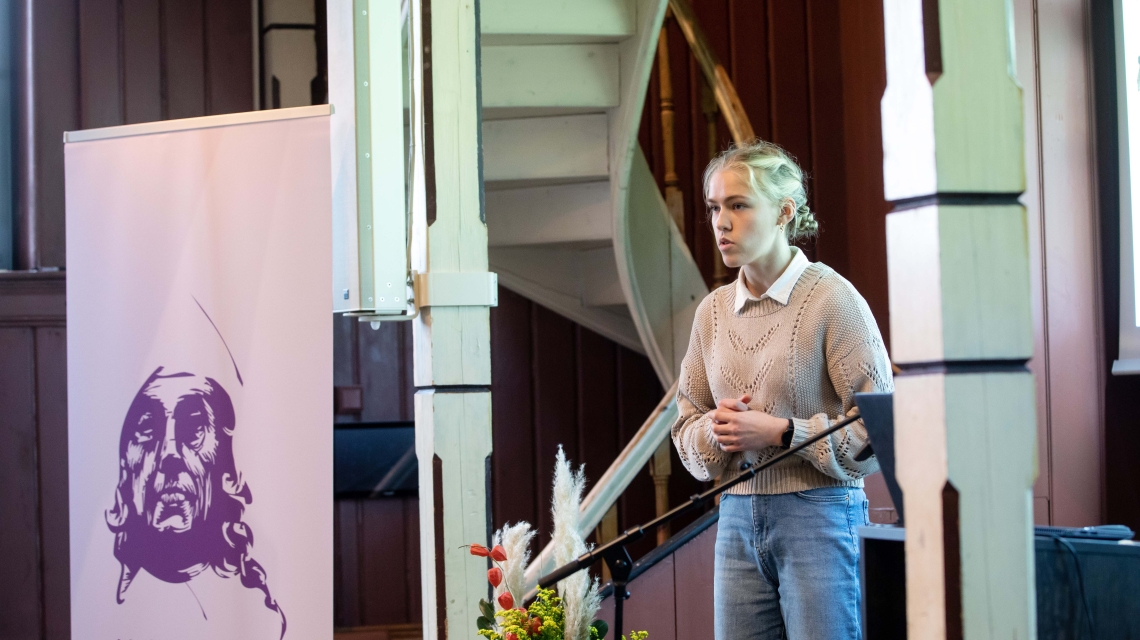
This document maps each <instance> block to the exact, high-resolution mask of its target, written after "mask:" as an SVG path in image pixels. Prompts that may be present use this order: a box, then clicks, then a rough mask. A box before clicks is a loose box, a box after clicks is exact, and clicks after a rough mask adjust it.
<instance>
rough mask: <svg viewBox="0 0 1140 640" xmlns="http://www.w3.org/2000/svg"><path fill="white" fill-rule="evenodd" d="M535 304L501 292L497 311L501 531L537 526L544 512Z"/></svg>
mask: <svg viewBox="0 0 1140 640" xmlns="http://www.w3.org/2000/svg"><path fill="white" fill-rule="evenodd" d="M531 304H532V303H531V302H530V301H529V300H527V299H526V298H523V297H522V296H520V295H518V294H516V293H514V292H513V291H510V290H508V289H503V288H501V287H500V289H499V306H498V307H496V308H494V309H491V424H492V443H491V444H492V452H491V492H492V505H493V511H494V522H495V528H498V527H501V526H503V525H504V524H506V523H508V522H510V523H514V522H520V521H523V520H525V521H527V522H530V523H532V524H533V523H534V522H535V520H534V518H535V515H536V513H537V511H538V498H537V497H536V496H537V493H536V484H535V477H536V473H535V467H536V465H535V461H534V451H535V430H534V428H533V425H534V368H533V365H532V351H531V346H532V344H533V340H532V339H531V321H530V313H531V312H530V307H531Z"/></svg>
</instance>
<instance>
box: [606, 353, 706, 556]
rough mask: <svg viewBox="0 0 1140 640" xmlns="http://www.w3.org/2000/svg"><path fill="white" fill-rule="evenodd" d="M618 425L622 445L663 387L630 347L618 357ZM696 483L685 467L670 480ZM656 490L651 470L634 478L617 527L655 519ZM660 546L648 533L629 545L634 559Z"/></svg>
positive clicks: (623, 498)
mask: <svg viewBox="0 0 1140 640" xmlns="http://www.w3.org/2000/svg"><path fill="white" fill-rule="evenodd" d="M617 365H618V367H617V378H618V385H619V386H618V388H619V390H620V395H619V396H618V420H619V423H618V426H619V433H620V434H621V440H620V442H621V445H622V446H623V447H624V446H625V443H627V442H629V441H630V440H631V439H632V438H633V434H635V433H637V430H638V429H640V428H641V425H642V424H644V423H645V419H646V418H647V417H649V414H650V413H651V412H652V411H653V409H655V408H656V407H657V403H658V402H660V400H661V396H662V395H663V394H664V390H663V389H661V385H660V383H658V381H657V376H656V375H655V374H654V373H653V368H652V366H651V365H650V364H649V359H648V358H645V357H644V356H642V355H640V354H636V353H633V352H632V351H630V350H628V349H622V350H621V351H620V352H619V353H618V358H617ZM693 482H695V481H694V480H693V479H692V476H690V475H689V474H687V473H684V470H683V469H680V468H678V469H677V473H675V474H673V475H672V476H670V483H681V484H682V485H684V484H690V483H693ZM655 491H656V490H655V489H654V487H653V478H652V477H651V476H650V475H649V469H648V467H646V470H645V471H643V472H642V473H640V474H638V475H637V476H635V477H634V479H633V482H631V483H630V484H629V488H628V489H626V491H625V493H623V494H622V496H621V498H620V499H619V500H618V526H619V529H620V530H623V531H624V530H625V529H627V528H629V527H632V526H634V525H637V524H641V523H642V522H646V521H648V520H652V519H653V518H654V517H655V516H656V515H657V511H656V501H655ZM655 546H657V540H656V538H655V537H654V536H646V537H645V538H642V539H641V540H639V541H638V542H635V543H634V544H632V545H630V546H629V553H630V555H632V556H633V557H634V559H636V558H638V557H640V556H642V555H645V554H646V553H648V552H649V551H651V550H653V547H655Z"/></svg>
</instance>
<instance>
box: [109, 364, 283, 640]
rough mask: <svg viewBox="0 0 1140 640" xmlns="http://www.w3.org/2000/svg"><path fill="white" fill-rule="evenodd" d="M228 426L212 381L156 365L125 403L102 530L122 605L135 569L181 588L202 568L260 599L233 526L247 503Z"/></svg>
mask: <svg viewBox="0 0 1140 640" xmlns="http://www.w3.org/2000/svg"><path fill="white" fill-rule="evenodd" d="M235 426H236V420H235V416H234V407H233V403H232V402H231V401H230V396H229V394H227V393H226V391H225V389H223V388H222V386H221V385H220V384H218V382H217V381H216V380H214V379H212V378H208V377H204V376H199V375H195V374H192V373H185V372H180V373H170V374H167V373H164V372H163V368H162V367H159V368H158V369H157V370H155V372H154V373H152V374H151V375H150V377H149V378H147V380H146V382H144V383H143V385H142V388H141V389H139V391H138V393H137V394H136V395H135V398H134V400H133V401H132V402H131V405H130V408H129V409H128V410H127V415H126V418H125V419H124V420H123V428H122V432H121V434H120V437H119V483H118V487H117V490H116V492H115V506H114V507H113V508H112V509H111V510H110V511H108V512H107V525H108V527H110V529H111V531H112V532H113V533H114V534H115V557H116V558H117V559H118V560H119V562H120V564H121V565H122V570H121V574H120V578H119V585H118V591H117V594H116V599H117V601H118V602H119V603H120V604H121V603H122V602H123V599H124V595H125V593H126V591H127V588H128V587H130V585H131V581H132V580H133V579H134V577H135V575H136V574H137V572H138V570H139V569H146V571H147V572H148V573H150V574H151V575H153V576H154V577H156V578H158V579H160V580H164V581H166V582H173V583H179V582H187V581H189V580H191V579H192V578H193V577H194V576H197V575H198V574H200V573H202V572H203V571H205V570H207V569H212V570H213V571H214V572H215V573H217V574H218V575H221V576H224V577H235V576H238V577H240V578H241V583H242V585H244V586H245V587H247V588H250V589H259V590H261V591H262V592H264V593H265V606H266V607H267V608H269V609H271V610H273V611H276V612H277V613H278V614H279V615H280V616H281V636H282V637H284V635H285V614H284V612H282V611H281V607H280V606H279V605H278V604H277V602H276V600H274V599H273V597H272V596H271V595H270V593H269V584H268V582H267V581H266V574H265V570H264V569H263V568H262V566H261V565H260V564H258V562H257V561H256V560H254V559H253V558H252V557H251V556H250V550H251V546H252V544H253V532H252V531H251V530H250V528H249V526H248V525H246V523H244V522H242V514H243V513H244V511H245V506H246V505H247V504H249V503H251V502H252V501H253V497H252V494H251V492H250V489H249V487H248V486H247V485H246V484H245V483H244V482H243V481H242V479H241V476H240V474H238V472H237V468H236V465H235V463H234V456H233V436H234V429H235Z"/></svg>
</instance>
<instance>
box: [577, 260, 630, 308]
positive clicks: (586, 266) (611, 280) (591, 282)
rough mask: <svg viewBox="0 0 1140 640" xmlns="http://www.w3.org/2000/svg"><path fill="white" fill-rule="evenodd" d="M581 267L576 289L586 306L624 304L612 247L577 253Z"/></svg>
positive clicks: (623, 295) (623, 294)
mask: <svg viewBox="0 0 1140 640" xmlns="http://www.w3.org/2000/svg"><path fill="white" fill-rule="evenodd" d="M579 256H580V257H579V260H580V262H581V265H582V268H581V271H579V278H580V279H579V285H578V291H579V293H580V295H581V296H582V304H584V305H586V306H587V307H607V306H617V305H624V304H625V293H624V292H623V291H622V289H621V280H620V279H619V276H618V270H617V263H616V262H614V250H613V247H612V246H610V247H603V248H600V249H591V250H588V251H582V252H581V253H580V254H579Z"/></svg>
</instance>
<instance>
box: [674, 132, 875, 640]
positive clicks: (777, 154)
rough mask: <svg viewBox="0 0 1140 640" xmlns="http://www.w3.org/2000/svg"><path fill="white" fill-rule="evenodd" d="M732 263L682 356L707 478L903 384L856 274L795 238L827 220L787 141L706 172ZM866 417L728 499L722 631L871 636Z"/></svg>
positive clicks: (691, 461)
mask: <svg viewBox="0 0 1140 640" xmlns="http://www.w3.org/2000/svg"><path fill="white" fill-rule="evenodd" d="M705 198H706V201H707V204H708V211H709V218H710V222H711V223H712V225H713V231H714V233H715V235H716V240H717V246H718V247H719V248H720V253H721V257H722V258H723V259H724V263H725V265H727V266H729V267H740V276H739V278H738V279H737V280H736V282H735V283H733V284H728V285H725V286H723V287H720V288H719V289H716V290H715V291H713V292H712V293H710V294H709V295H708V296H707V297H706V298H705V299H704V301H702V302H701V304H700V306H699V307H698V308H697V314H696V319H695V320H694V322H693V333H692V337H691V338H690V339H689V351H688V353H687V354H686V355H685V360H684V362H683V363H682V365H681V380H680V389H679V391H678V393H677V402H678V405H679V408H680V412H681V415H680V418H679V419H678V420H677V422H676V423H675V424H674V425H673V432H672V433H673V442H674V444H675V445H676V446H677V450H678V451H679V452H680V456H681V460H682V461H683V462H684V464H685V467H686V468H687V469H688V470H689V472H690V473H692V474H693V475H694V476H696V478H697V479H699V480H705V481H707V480H713V479H715V478H717V477H718V476H720V475H721V474H724V475H725V476H731V475H734V474H735V473H736V472H737V471H738V470H739V468H740V467H741V465H742V464H743V463H745V462H748V463H752V464H757V463H762V462H764V461H766V460H768V459H770V458H772V457H773V456H775V455H777V454H779V453H780V452H781V451H783V450H785V449H787V448H789V447H791V446H795V445H797V444H799V443H801V442H803V441H804V440H806V439H808V438H810V437H811V436H812V435H814V434H816V433H819V432H820V431H822V430H823V429H826V428H828V427H829V426H830V425H831V424H832V422H833V421H835V420H839V419H842V417H843V416H844V414H848V413H851V412H852V411H854V410H855V394H856V393H858V392H863V391H892V390H893V383H892V379H891V368H890V363H889V362H888V360H887V352H886V349H885V348H884V346H883V339H882V337H881V335H880V334H879V330H878V327H877V325H876V324H875V319H874V317H873V316H872V315H871V311H870V309H869V308H868V307H867V303H866V301H864V300H863V298H862V296H860V295H859V292H857V291H856V290H855V288H854V287H853V286H851V283H850V282H848V281H847V280H845V279H843V278H842V277H841V276H840V275H839V274H837V273H835V271H832V270H831V269H830V268H828V267H827V266H825V265H823V264H821V263H818V262H815V263H813V262H810V261H809V260H808V259H807V257H806V256H805V255H804V254H803V253H802V252H801V251H800V250H799V249H798V248H796V247H794V246H792V245H791V242H793V241H795V240H797V239H800V238H803V237H807V236H811V235H813V234H814V233H815V231H816V228H817V226H818V225H817V224H816V221H815V217H814V215H813V214H812V212H811V210H810V209H808V206H807V194H806V192H805V189H804V184H803V172H802V171H801V170H800V168H799V167H798V166H797V165H796V163H795V162H794V161H793V160H792V159H791V158H790V157H789V156H788V155H787V154H786V153H785V152H784V151H783V150H782V149H780V147H778V146H776V145H774V144H770V143H766V142H755V143H752V144H749V145H744V146H740V147H734V148H731V149H729V150H728V151H726V152H724V153H722V154H721V155H720V156H718V157H717V158H715V159H714V160H713V161H712V162H711V163H710V164H709V166H708V169H706V170H705ZM866 442H867V432H866V429H865V428H864V427H863V425H862V424H861V423H858V422H856V423H853V424H852V425H850V426H848V427H846V428H844V429H842V430H840V431H838V432H837V433H835V434H833V435H832V436H830V437H829V438H826V439H824V440H821V441H820V442H818V443H816V444H814V445H812V446H811V447H809V448H807V449H805V450H803V451H802V452H800V453H799V455H797V456H793V457H792V458H790V459H788V460H785V461H784V462H781V463H780V464H778V465H776V466H774V467H772V468H770V469H766V470H764V471H763V472H761V473H759V474H758V475H757V476H756V477H755V478H754V479H752V480H751V481H749V482H747V483H744V484H741V485H738V486H736V487H734V488H733V489H731V490H730V491H729V492H728V494H727V495H725V496H724V497H723V498H722V500H721V503H720V521H719V525H718V527H719V528H718V530H717V540H716V569H715V576H716V577H715V583H714V600H715V609H716V638H717V639H718V640H749V639H768V638H788V639H789V640H848V639H851V638H859V637H860V635H861V632H860V623H859V565H858V560H859V557H858V553H859V551H858V541H857V538H856V528H857V527H859V526H860V525H863V524H866V522H867V497H866V495H865V494H864V493H863V489H862V487H863V477H864V476H866V475H868V474H870V473H873V472H875V471H877V470H878V463H877V462H876V460H875V459H874V458H873V457H872V458H870V459H868V460H866V461H863V462H856V461H855V456H856V454H858V453H859V451H860V450H862V448H863V445H864V444H866Z"/></svg>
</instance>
